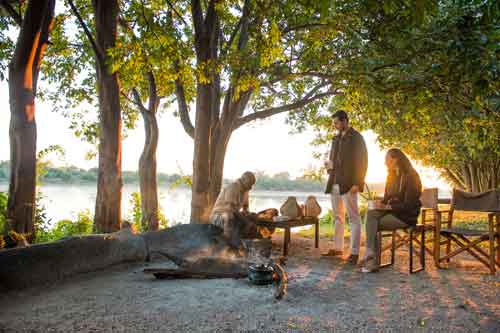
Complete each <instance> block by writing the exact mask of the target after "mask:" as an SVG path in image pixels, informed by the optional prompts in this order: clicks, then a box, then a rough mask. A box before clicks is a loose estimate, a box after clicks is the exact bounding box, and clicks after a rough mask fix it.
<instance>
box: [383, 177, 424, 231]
mask: <svg viewBox="0 0 500 333" xmlns="http://www.w3.org/2000/svg"><path fill="white" fill-rule="evenodd" d="M421 194H422V183H421V182H420V177H419V175H418V173H417V171H415V169H413V168H410V169H409V170H399V171H398V172H396V171H393V172H389V175H388V176H387V181H386V184H385V193H384V200H383V201H382V202H383V203H385V204H389V205H391V207H392V214H393V215H395V216H396V217H397V218H398V219H400V220H401V221H403V222H405V223H407V224H408V225H415V224H417V218H418V215H419V214H420V207H421V206H422V204H421V202H420V195H421Z"/></svg>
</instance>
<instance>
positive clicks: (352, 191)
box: [349, 185, 359, 193]
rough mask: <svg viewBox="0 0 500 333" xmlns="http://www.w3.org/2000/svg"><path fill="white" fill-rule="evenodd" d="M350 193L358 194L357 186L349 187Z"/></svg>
mask: <svg viewBox="0 0 500 333" xmlns="http://www.w3.org/2000/svg"><path fill="white" fill-rule="evenodd" d="M349 192H351V193H358V192H359V187H358V185H353V187H351V189H350V191H349Z"/></svg>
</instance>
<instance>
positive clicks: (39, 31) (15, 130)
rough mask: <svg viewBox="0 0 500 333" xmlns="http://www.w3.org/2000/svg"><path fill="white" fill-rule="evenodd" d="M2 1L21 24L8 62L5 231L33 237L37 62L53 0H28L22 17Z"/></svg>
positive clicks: (39, 60) (46, 36) (51, 18)
mask: <svg viewBox="0 0 500 333" xmlns="http://www.w3.org/2000/svg"><path fill="white" fill-rule="evenodd" d="M16 2H17V1H2V3H1V5H2V8H3V9H4V10H5V11H6V12H7V13H8V14H9V15H10V16H11V17H12V19H13V20H14V21H15V22H16V23H17V24H18V25H19V26H20V31H19V35H18V39H17V42H16V46H15V49H14V52H13V54H12V56H11V60H10V63H9V99H10V112H11V120H10V129H9V136H10V161H11V168H10V183H9V195H8V204H7V221H8V223H7V224H8V226H7V228H5V230H6V231H8V230H14V231H16V232H18V233H23V234H27V235H28V240H31V239H32V238H33V237H34V217H35V196H36V121H35V96H36V93H37V83H38V76H39V72H40V64H41V61H42V59H43V56H44V51H45V48H46V47H47V44H48V37H49V34H50V29H51V27H52V22H53V19H54V7H55V0H37V1H28V2H27V4H26V5H25V6H26V8H25V11H24V16H21V14H19V11H16V10H15V9H14V7H13V6H12V4H13V3H16Z"/></svg>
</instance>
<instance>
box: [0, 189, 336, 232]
mask: <svg viewBox="0 0 500 333" xmlns="http://www.w3.org/2000/svg"><path fill="white" fill-rule="evenodd" d="M7 189H8V184H7V183H0V191H7ZM135 191H139V185H134V184H127V185H124V186H123V203H122V212H123V217H124V218H129V219H131V216H132V212H131V207H132V205H131V202H130V199H131V194H132V193H133V192H135ZM41 193H42V195H43V198H42V201H41V202H42V205H43V206H45V209H46V213H47V217H48V218H49V219H50V220H51V224H53V223H55V222H57V221H60V220H62V219H71V220H72V219H74V218H75V217H76V215H77V214H78V212H80V211H83V210H85V209H89V210H90V212H92V213H93V211H94V205H95V198H96V186H95V185H93V184H74V185H73V184H45V185H43V186H42V187H41ZM250 193H251V196H250V210H252V211H260V210H262V209H265V208H273V207H274V208H279V207H280V206H281V204H283V202H285V200H286V198H287V197H288V196H290V195H293V196H295V197H297V200H298V201H299V203H302V202H304V201H305V200H306V198H307V196H309V195H314V196H316V198H317V200H318V202H319V204H320V205H321V207H322V210H323V213H324V212H326V211H327V210H328V209H329V207H330V200H329V197H328V196H326V195H325V194H323V193H308V192H289V191H286V192H284V191H283V192H282V191H251V192H250ZM159 196H160V205H161V209H162V212H163V213H164V215H165V216H166V218H167V219H168V220H169V221H170V223H171V224H177V223H187V222H188V221H189V215H190V204H191V191H190V190H189V189H187V188H180V187H178V188H175V189H169V188H160V189H159Z"/></svg>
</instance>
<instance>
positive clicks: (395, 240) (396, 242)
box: [377, 225, 426, 274]
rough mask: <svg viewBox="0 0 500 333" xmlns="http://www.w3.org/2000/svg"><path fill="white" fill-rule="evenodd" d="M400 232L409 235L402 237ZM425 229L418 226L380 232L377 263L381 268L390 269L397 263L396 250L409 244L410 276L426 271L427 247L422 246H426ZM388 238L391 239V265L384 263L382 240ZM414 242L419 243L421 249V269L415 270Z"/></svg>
mask: <svg viewBox="0 0 500 333" xmlns="http://www.w3.org/2000/svg"><path fill="white" fill-rule="evenodd" d="M398 231H404V232H405V233H406V234H407V235H404V236H401V235H399V234H398ZM425 231H426V230H425V227H424V226H422V225H417V226H415V227H408V228H406V229H398V230H394V231H390V232H387V233H385V232H384V231H383V230H382V231H379V232H378V235H377V242H378V244H377V263H378V266H379V267H380V268H384V267H388V266H392V265H394V262H395V257H396V249H398V248H399V247H401V246H402V245H404V244H408V247H409V251H408V252H409V268H408V270H409V272H410V274H413V273H418V272H420V271H423V270H425V252H426V248H425V246H422V244H425ZM415 235H420V239H418V238H417V237H415ZM386 237H391V244H390V245H389V246H390V249H391V261H390V262H389V263H382V262H381V261H382V252H383V249H382V240H383V238H386ZM414 242H415V243H417V244H418V245H419V247H420V250H419V261H420V268H418V269H414V268H413V252H414Z"/></svg>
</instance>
